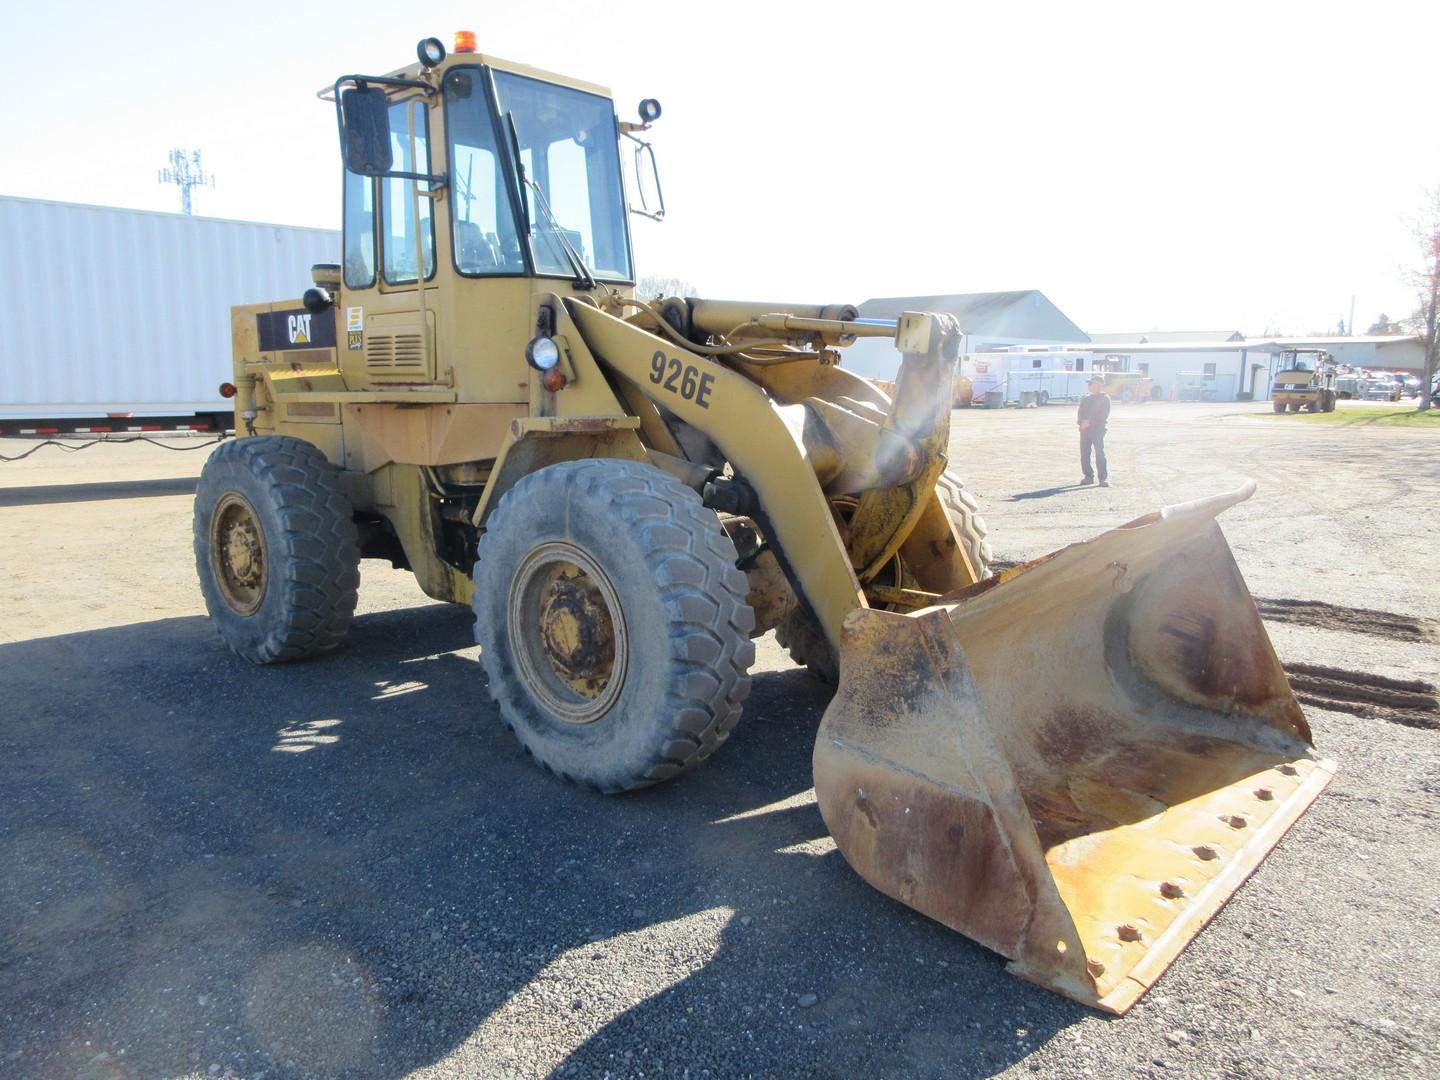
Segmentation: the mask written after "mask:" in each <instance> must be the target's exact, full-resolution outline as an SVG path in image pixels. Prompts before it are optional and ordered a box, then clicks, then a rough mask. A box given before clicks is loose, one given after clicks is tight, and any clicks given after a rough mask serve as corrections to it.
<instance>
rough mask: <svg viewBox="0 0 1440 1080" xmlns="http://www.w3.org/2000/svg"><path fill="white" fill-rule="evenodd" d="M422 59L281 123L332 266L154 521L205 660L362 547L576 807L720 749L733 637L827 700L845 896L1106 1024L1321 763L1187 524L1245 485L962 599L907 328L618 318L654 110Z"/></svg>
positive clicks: (296, 641)
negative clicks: (894, 367)
mask: <svg viewBox="0 0 1440 1080" xmlns="http://www.w3.org/2000/svg"><path fill="white" fill-rule="evenodd" d="M458 46H459V47H457V48H456V50H455V51H454V52H453V53H451V54H448V55H447V52H446V50H445V48H444V47H443V45H442V44H441V43H440V42H439V41H438V40H436V39H433V38H431V39H426V40H425V41H423V42H421V43H420V46H419V49H418V52H417V57H418V60H417V62H416V63H414V64H411V65H409V66H407V67H405V68H402V69H400V70H398V71H395V72H392V73H390V74H388V75H383V76H362V75H347V76H343V77H342V78H340V79H338V80H337V81H336V82H335V83H334V85H333V86H332V87H331V88H330V89H329V90H328V91H326V92H325V93H324V94H323V95H322V96H324V97H326V98H327V99H332V100H333V101H334V106H335V110H336V118H337V126H338V132H339V137H340V146H341V153H342V158H343V161H344V170H343V199H344V229H343V259H342V262H341V263H340V264H339V265H334V266H321V267H316V268H314V270H313V277H314V281H315V287H314V288H312V289H310V290H308V291H307V292H306V293H305V295H304V296H303V297H302V298H301V299H300V300H285V301H278V302H275V303H271V304H261V305H253V306H248V307H240V308H236V309H234V311H233V332H234V372H235V374H234V377H233V383H229V384H227V385H226V387H225V388H223V389H224V391H225V392H227V393H231V394H233V395H234V397H235V418H236V430H237V433H238V434H239V436H240V437H239V438H237V439H235V440H233V441H228V442H226V443H223V444H222V445H221V446H220V447H219V448H218V449H217V450H216V451H215V453H214V455H213V456H212V458H211V459H210V461H209V463H208V464H207V465H206V467H205V471H204V474H203V476H202V477H201V480H200V485H199V489H198V493H197V497H196V501H195V553H196V563H197V568H198V572H199V577H200V582H201V586H202V589H203V592H204V595H205V600H206V603H207V606H208V608H209V610H210V613H211V614H212V616H213V618H214V620H215V622H216V623H217V624H218V626H219V629H220V632H221V634H222V635H223V637H224V639H225V641H226V642H227V643H228V644H229V645H230V647H231V648H232V649H234V651H235V652H237V653H238V654H239V655H241V656H243V657H245V658H247V659H249V660H252V661H254V662H256V663H268V662H271V661H278V660H290V659H296V658H300V657H305V656H311V655H315V654H318V653H323V652H325V651H326V650H329V649H333V648H335V647H336V646H338V645H339V644H340V643H341V642H342V640H343V639H344V637H345V633H346V629H347V627H348V624H349V621H350V618H351V615H352V612H353V610H354V606H355V599H356V589H357V587H358V573H357V567H358V563H359V560H360V559H361V558H381V559H389V560H390V561H391V562H392V563H393V564H394V565H396V566H399V567H408V568H409V569H410V570H412V571H413V572H414V573H415V576H416V578H417V579H418V581H419V583H420V585H421V586H422V587H423V588H424V590H425V591H426V592H427V593H428V594H429V595H430V596H432V597H435V598H437V599H439V600H444V601H451V602H455V603H469V604H472V605H473V608H474V612H475V616H476V622H475V631H476V637H477V639H478V641H479V644H480V646H481V654H480V655H481V660H482V662H483V664H484V668H485V672H486V675H487V676H488V681H489V689H490V692H491V694H492V695H493V696H494V698H495V699H496V701H497V702H498V704H499V710H500V714H501V716H502V717H503V719H504V721H505V723H506V724H507V725H508V726H509V727H510V728H511V729H513V731H514V733H515V735H516V736H517V737H518V738H519V740H520V741H521V742H522V743H523V744H524V745H525V747H526V748H527V749H528V750H529V751H530V752H531V753H532V754H533V755H534V757H535V758H536V759H537V760H538V761H539V762H540V763H541V764H542V765H544V766H545V767H547V768H549V769H551V770H553V771H554V772H556V773H559V774H562V775H563V776H565V777H568V778H570V779H572V780H574V781H577V782H580V783H584V784H589V785H593V786H594V787H597V788H599V789H601V790H603V791H607V792H619V791H626V790H630V789H634V788H639V787H643V786H645V785H648V784H651V783H654V782H656V781H660V780H665V779H668V778H670V777H672V776H674V775H676V774H677V773H680V772H682V771H683V770H685V769H686V768H688V767H690V766H692V765H695V764H697V763H698V762H700V761H703V760H704V759H705V758H706V757H707V756H709V755H710V754H711V753H712V752H714V751H715V750H716V749H717V748H718V747H719V746H720V744H721V743H723V742H724V741H725V739H726V737H727V736H728V735H729V733H730V731H731V730H732V729H733V728H734V726H735V724H736V722H737V720H738V719H739V717H740V712H741V708H742V706H743V703H744V701H745V697H746V695H747V693H748V691H749V689H750V675H749V668H750V665H751V663H752V662H753V658H754V648H753V645H752V643H751V639H753V638H754V637H755V636H757V635H759V634H762V633H764V632H766V631H769V630H771V629H774V630H776V632H777V634H778V635H779V636H780V638H781V640H782V641H784V642H785V643H786V644H787V645H788V646H789V647H790V648H791V650H792V652H793V654H794V655H795V656H796V658H797V659H799V660H801V661H802V662H804V663H806V664H808V665H809V666H811V667H812V669H814V670H815V671H817V672H818V673H819V674H821V675H822V676H824V677H826V678H829V679H831V680H832V681H838V687H837V689H836V692H835V697H834V700H833V702H832V704H830V706H829V707H828V709H827V710H826V712H825V715H824V718H823V720H822V721H821V725H820V731H819V736H818V739H817V741H816V747H815V756H814V767H815V787H816V792H817V796H818V800H819V804H820V809H821V812H822V814H823V816H824V819H825V822H826V824H827V826H828V827H829V829H830V831H831V833H832V834H833V835H834V837H835V840H836V843H837V844H838V846H839V849H840V851H841V852H842V853H843V854H844V856H845V858H846V859H847V860H848V861H849V862H850V864H851V865H852V866H853V867H854V868H855V870H856V871H857V872H858V873H860V874H861V875H862V876H863V877H864V878H865V879H866V880H867V881H869V882H871V883H872V884H873V885H875V886H876V887H877V888H879V889H881V890H883V891H884V892H886V893H888V894H890V895H891V896H894V897H896V898H898V899H900V900H901V901H902V902H904V903H906V904H909V905H910V906H912V907H913V908H915V909H917V910H919V911H922V912H924V913H925V914H927V915H929V916H931V917H932V918H935V919H938V920H939V921H941V922H943V923H945V924H946V925H948V926H951V927H953V928H955V929H956V930H958V931H960V932H961V933H964V934H967V935H969V936H971V937H973V938H975V939H976V940H978V941H980V942H983V943H984V944H985V945H987V946H989V947H990V948H992V949H994V950H996V951H998V952H1000V953H1003V954H1004V955H1005V956H1007V957H1009V958H1011V960H1012V961H1013V965H1012V967H1013V970H1014V971H1015V972H1017V973H1018V974H1020V975H1022V976H1024V977H1026V978H1028V979H1032V980H1034V981H1035V982H1037V983H1040V984H1042V985H1044V986H1047V987H1050V988H1052V989H1054V990H1057V991H1059V992H1061V993H1063V994H1067V995H1069V996H1071V997H1073V998H1075V999H1077V1000H1079V1001H1083V1002H1086V1003H1088V1004H1090V1005H1093V1006H1096V1007H1098V1008H1101V1009H1105V1010H1109V1011H1112V1012H1123V1011H1124V1010H1125V1009H1126V1008H1128V1007H1129V1006H1130V1005H1131V1004H1133V1003H1134V1001H1135V1000H1136V999H1137V998H1138V997H1139V996H1140V995H1141V994H1142V993H1144V991H1145V990H1146V989H1147V988H1148V987H1149V986H1150V985H1151V983H1153V981H1154V980H1155V979H1156V978H1157V977H1158V976H1159V975H1160V973H1161V972H1162V971H1163V970H1164V969H1165V967H1166V965H1167V964H1168V963H1169V962H1170V961H1171V960H1172V959H1173V958H1174V957H1175V955H1176V954H1177V953H1178V952H1179V951H1180V949H1181V948H1182V947H1183V946H1184V945H1185V944H1186V942H1188V941H1189V940H1190V939H1191V937H1193V936H1194V935H1195V934H1196V933H1197V932H1198V930H1199V929H1200V928H1201V926H1202V925H1203V924H1204V923H1205V921H1206V920H1207V919H1209V918H1210V916H1211V915H1213V914H1214V913H1215V911H1216V910H1217V909H1218V908H1219V907H1220V906H1221V905H1222V904H1223V903H1224V902H1225V900H1226V899H1227V898H1228V897H1229V896H1230V895H1231V893H1233V892H1234V890H1235V889H1236V888H1237V887H1238V886H1239V885H1240V883H1241V882H1242V881H1243V880H1244V878H1245V877H1246V876H1247V875H1248V874H1249V873H1250V872H1251V871H1252V870H1254V869H1255V867H1256V866H1257V865H1258V864H1259V863H1260V861H1261V860H1262V859H1263V858H1264V857H1265V855H1266V853H1267V852H1268V851H1269V850H1270V849H1271V848H1272V847H1273V846H1274V845H1275V843H1276V842H1277V841H1278V840H1279V838H1280V836H1281V835H1282V834H1283V833H1284V831H1285V830H1286V829H1287V828H1288V827H1289V826H1290V824H1291V823H1292V822H1294V821H1295V820H1296V818H1297V817H1298V816H1299V815H1300V814H1301V813H1302V812H1303V811H1304V810H1305V808H1306V807H1307V806H1308V805H1309V804H1310V802H1311V801H1312V800H1313V799H1314V798H1315V797H1316V795H1317V794H1318V792H1319V791H1320V790H1321V789H1322V788H1323V787H1324V786H1325V784H1326V782H1327V781H1328V780H1329V778H1330V776H1331V773H1332V771H1333V766H1332V765H1331V764H1329V763H1328V762H1325V761H1322V760H1318V759H1317V758H1316V757H1315V756H1314V755H1313V754H1312V752H1311V747H1310V733H1309V730H1308V728H1307V726H1306V723H1305V719H1304V717H1303V716H1302V715H1301V712H1300V708H1299V706H1298V705H1297V703H1296V700H1295V698H1294V696H1293V695H1292V694H1291V692H1290V689H1289V687H1288V685H1287V683H1286V679H1285V674H1284V672H1283V671H1282V670H1281V668H1280V665H1279V663H1278V662H1277V660H1276V657H1275V653H1274V651H1273V649H1272V648H1271V645H1270V642H1269V640H1268V638H1267V637H1266V634H1265V631H1264V629H1263V628H1262V626H1261V623H1260V619H1259V617H1258V615H1257V613H1256V609H1255V605H1254V603H1253V602H1252V600H1251V598H1250V596H1249V593H1248V592H1247V591H1246V588H1245V585H1244V582H1243V581H1242V580H1241V577H1240V573H1239V571H1238V570H1237V568H1236V565H1235V562H1234V560H1233V558H1232V557H1231V554H1230V551H1229V548H1228V547H1227V546H1226V543H1225V541H1224V539H1223V537H1222V536H1221V533H1220V530H1219V528H1218V526H1217V525H1216V524H1215V518H1216V516H1217V515H1218V514H1219V513H1220V512H1221V511H1222V510H1223V509H1225V508H1226V507H1227V506H1229V505H1231V504H1233V503H1234V502H1236V501H1238V500H1239V499H1243V498H1245V497H1246V496H1247V495H1248V494H1249V488H1245V489H1242V490H1240V491H1237V492H1235V493H1232V494H1229V495H1225V496H1221V497H1218V498H1213V499H1209V500H1205V501H1202V502H1197V503H1193V504H1188V505H1184V506H1176V507H1170V508H1168V509H1166V510H1162V511H1159V512H1157V513H1155V514H1152V515H1150V516H1148V517H1145V518H1141V519H1139V520H1137V521H1132V522H1130V523H1128V524H1126V525H1123V526H1121V527H1120V528H1118V529H1115V530H1113V531H1111V532H1109V533H1106V534H1104V535H1102V536H1099V537H1097V538H1095V539H1093V540H1090V541H1087V542H1085V543H1080V544H1076V545H1074V546H1072V547H1069V548H1066V549H1064V550H1062V551H1059V552H1056V553H1055V554H1052V555H1050V556H1047V557H1046V558H1044V559H1039V560H1036V561H1035V562H1033V563H1029V564H1026V565H1024V566H1020V567H1016V568H1013V569H1009V570H1006V571H1005V572H1003V573H1001V574H998V575H991V574H989V572H988V566H987V563H988V558H989V551H988V546H987V542H986V537H985V533H984V525H983V522H982V521H981V520H980V518H979V515H978V513H977V508H976V505H975V503H974V500H973V498H971V497H970V496H969V494H968V493H967V492H965V491H964V490H963V487H962V486H961V485H960V483H959V481H958V479H957V478H956V477H955V475H954V474H953V473H951V472H950V471H948V470H949V467H950V458H949V455H950V410H951V403H952V399H953V387H954V381H955V366H956V358H957V352H958V348H959V344H960V337H961V335H960V328H959V327H958V326H957V325H956V324H955V322H954V321H953V320H952V319H951V318H949V317H948V316H945V315H936V314H928V313H925V312H907V313H905V314H902V315H901V316H900V317H899V318H897V319H891V320H879V321H877V320H865V319H860V318H858V317H857V315H856V310H855V309H854V308H853V307H849V306H846V305H843V304H833V305H800V304H779V303H748V302H736V301H725V300H709V299H699V298H686V297H659V298H641V297H638V296H637V295H636V291H635V288H634V285H633V283H634V280H635V275H634V271H633V266H632V261H631V254H630V237H629V226H628V221H629V218H628V216H627V211H634V212H640V213H648V214H651V215H652V216H655V217H660V216H662V215H663V213H664V204H663V198H662V197H661V194H660V188H659V183H658V172H656V171H655V169H654V155H653V152H652V151H651V148H650V145H649V144H648V143H647V142H646V141H645V140H644V138H643V137H642V136H643V135H644V133H645V131H646V130H647V129H648V128H649V127H650V125H651V124H652V122H653V121H654V120H655V119H656V118H657V117H658V116H659V114H660V108H659V105H658V104H657V103H655V102H654V101H653V100H647V101H645V102H642V103H641V109H640V119H639V120H635V121H622V120H618V119H617V117H616V114H615V110H614V108H613V105H612V103H611V100H610V97H609V95H608V93H607V92H606V91H605V90H604V89H602V88H600V87H598V86H593V85H590V84H588V83H584V82H580V81H578V80H575V79H572V78H567V77H563V76H558V75H552V74H547V73H545V72H541V71H536V70H534V69H531V68H528V67H525V66H523V65H520V64H515V63H510V62H508V61H504V60H500V59H497V58H494V57H489V56H484V55H481V54H479V53H478V52H476V51H475V48H474V45H473V39H466V38H464V37H462V38H460V39H459V40H458ZM622 151H623V153H624V155H625V156H626V158H628V159H630V160H631V161H632V163H633V164H634V166H635V169H636V171H637V172H638V175H639V178H640V182H639V184H638V185H632V187H631V190H632V191H633V192H634V194H633V195H632V198H633V199H634V200H635V202H636V203H637V205H635V206H633V207H627V203H626V196H625V191H626V185H625V184H624V183H623V182H622V168H621V166H622ZM862 336H883V337H886V338H889V339H891V340H893V341H894V342H895V344H896V346H897V348H898V349H899V351H900V352H901V354H902V356H903V360H902V364H901V368H900V371H899V374H898V377H897V379H896V381H895V384H894V386H893V389H892V390H890V391H888V392H887V391H882V390H880V389H879V388H877V386H876V385H875V384H873V383H871V382H868V381H867V380H865V379H863V378H859V377H857V376H855V375H853V374H851V373H850V372H848V371H847V370H846V368H845V366H844V364H843V362H842V359H841V357H842V353H843V350H844V348H845V346H847V345H848V344H851V343H853V342H854V341H855V339H856V338H858V337H862Z"/></svg>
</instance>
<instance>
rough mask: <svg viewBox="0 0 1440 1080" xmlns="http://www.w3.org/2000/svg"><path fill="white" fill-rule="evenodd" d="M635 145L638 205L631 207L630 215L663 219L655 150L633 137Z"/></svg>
mask: <svg viewBox="0 0 1440 1080" xmlns="http://www.w3.org/2000/svg"><path fill="white" fill-rule="evenodd" d="M630 138H631V139H632V140H633V141H634V143H635V194H636V196H637V197H638V199H639V200H640V205H639V206H635V205H633V204H632V205H631V207H630V212H631V213H632V214H640V215H641V216H643V217H648V218H650V219H651V220H653V221H663V220H664V219H665V192H664V191H663V190H661V188H660V166H659V165H658V164H656V162H655V150H654V148H653V147H652V146H651V145H650V144H649V143H647V142H641V141H640V140H639V139H636V138H635V137H634V136H633V135H632V136H630Z"/></svg>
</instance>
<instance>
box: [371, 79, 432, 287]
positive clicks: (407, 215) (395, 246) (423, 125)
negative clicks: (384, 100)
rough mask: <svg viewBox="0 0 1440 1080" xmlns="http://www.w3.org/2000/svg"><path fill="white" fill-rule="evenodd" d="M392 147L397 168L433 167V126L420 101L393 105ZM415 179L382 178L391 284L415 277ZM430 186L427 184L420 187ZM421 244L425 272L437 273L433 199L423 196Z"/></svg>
mask: <svg viewBox="0 0 1440 1080" xmlns="http://www.w3.org/2000/svg"><path fill="white" fill-rule="evenodd" d="M412 124H413V125H414V133H415V153H414V155H413V156H412V155H411V153H410V132H411V125H412ZM390 148H391V153H392V155H393V158H394V165H393V168H394V170H395V171H396V172H416V173H428V172H429V171H430V129H429V124H428V122H427V119H426V115H425V105H424V103H423V102H421V101H400V102H396V103H395V104H394V105H392V106H390ZM415 183H416V181H414V180H402V179H400V178H399V177H394V176H387V177H385V178H384V179H382V180H381V181H380V208H381V226H382V228H381V245H380V250H381V256H382V259H383V266H382V272H383V273H384V276H385V282H386V284H389V285H404V284H408V283H410V282H413V281H414V280H415V247H416V245H415V219H414V210H413V209H412V206H411V194H412V192H414V190H415ZM421 190H422V191H427V190H429V188H428V185H427V187H425V188H422V189H421ZM420 244H421V247H422V249H423V252H424V260H425V276H426V277H427V278H429V277H430V276H432V275H433V274H434V273H435V230H434V225H433V223H432V222H431V219H430V200H429V199H428V198H425V197H424V196H423V195H422V196H421V198H420Z"/></svg>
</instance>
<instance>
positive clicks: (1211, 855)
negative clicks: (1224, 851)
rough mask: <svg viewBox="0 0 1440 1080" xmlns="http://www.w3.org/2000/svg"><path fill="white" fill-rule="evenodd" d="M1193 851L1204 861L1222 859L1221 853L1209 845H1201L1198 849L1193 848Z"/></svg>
mask: <svg viewBox="0 0 1440 1080" xmlns="http://www.w3.org/2000/svg"><path fill="white" fill-rule="evenodd" d="M1191 850H1192V851H1194V852H1195V854H1196V855H1197V856H1199V857H1200V858H1202V859H1204V860H1205V861H1206V862H1209V861H1210V860H1211V859H1218V858H1219V857H1220V853H1219V852H1218V851H1216V850H1215V849H1214V848H1213V847H1211V846H1210V845H1209V844H1201V845H1199V846H1198V847H1195V848H1191Z"/></svg>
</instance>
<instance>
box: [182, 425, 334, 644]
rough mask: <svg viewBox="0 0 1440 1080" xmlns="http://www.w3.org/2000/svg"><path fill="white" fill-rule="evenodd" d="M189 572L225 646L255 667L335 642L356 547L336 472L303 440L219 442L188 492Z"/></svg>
mask: <svg viewBox="0 0 1440 1080" xmlns="http://www.w3.org/2000/svg"><path fill="white" fill-rule="evenodd" d="M194 537H195V569H196V572H197V573H198V575H199V577H200V591H201V592H202V593H203V594H204V596H205V607H206V608H207V610H208V611H209V612H210V617H211V618H212V619H214V620H215V624H216V626H218V627H219V630H220V636H221V637H222V638H224V640H225V644H227V645H228V646H230V648H231V649H232V650H234V652H235V653H237V654H238V655H240V656H242V657H244V658H245V659H246V660H249V661H251V662H252V663H255V664H269V663H274V662H276V661H280V660H298V659H301V658H302V657H306V656H314V655H316V654H318V653H323V652H329V651H330V650H331V649H334V648H336V647H337V646H338V645H340V644H341V642H343V641H344V640H345V635H346V633H347V632H348V631H349V629H350V618H351V616H352V615H353V614H354V612H355V600H356V595H357V593H358V590H359V587H360V569H359V567H360V547H359V544H358V542H357V540H356V532H355V523H354V521H353V520H352V518H351V508H350V500H349V499H347V498H346V497H345V493H344V492H343V491H342V490H341V489H340V473H339V470H338V469H336V468H335V466H333V465H331V464H330V462H329V461H327V460H326V459H325V455H324V454H322V453H321V452H320V451H319V450H318V449H316V448H315V447H314V446H312V445H311V444H310V443H307V442H304V441H302V440H300V439H291V438H286V437H284V436H278V435H265V436H260V437H257V438H248V439H234V440H230V441H228V442H223V443H221V444H220V445H219V446H218V447H217V448H216V450H215V452H214V453H213V454H211V455H210V460H209V461H207V462H206V463H205V468H204V470H203V471H202V472H201V473H200V482H199V484H198V485H197V487H196V490H195V518H194Z"/></svg>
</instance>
